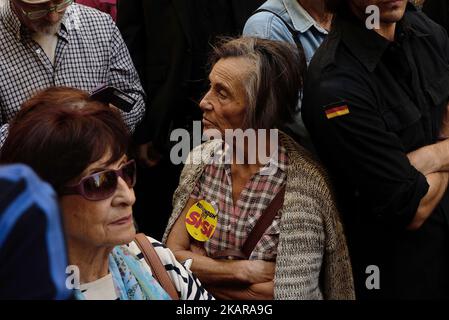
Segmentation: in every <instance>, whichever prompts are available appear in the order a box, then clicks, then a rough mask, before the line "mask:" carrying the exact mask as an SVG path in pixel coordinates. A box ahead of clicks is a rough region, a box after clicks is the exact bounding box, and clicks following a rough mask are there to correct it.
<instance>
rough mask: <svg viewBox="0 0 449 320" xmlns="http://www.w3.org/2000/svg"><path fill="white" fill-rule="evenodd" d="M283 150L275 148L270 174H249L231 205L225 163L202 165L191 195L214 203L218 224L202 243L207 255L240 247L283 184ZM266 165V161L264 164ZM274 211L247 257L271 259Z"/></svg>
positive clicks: (274, 244)
mask: <svg viewBox="0 0 449 320" xmlns="http://www.w3.org/2000/svg"><path fill="white" fill-rule="evenodd" d="M287 162H288V159H287V151H286V149H285V148H284V147H283V146H280V147H279V158H278V161H277V162H271V163H272V164H273V165H275V166H276V170H275V172H274V173H273V174H270V175H263V174H260V172H261V171H262V170H263V169H262V170H261V171H259V172H258V173H256V174H255V175H253V176H252V177H251V179H250V180H249V181H248V183H247V184H246V186H245V188H244V189H243V190H242V192H241V194H240V198H239V200H238V201H237V203H236V205H235V206H234V201H233V198H232V177H231V167H230V165H229V164H224V163H213V164H210V165H208V166H206V167H205V169H204V172H203V174H202V175H201V177H200V179H199V180H198V182H197V184H196V185H195V188H194V190H193V192H192V194H191V197H192V198H194V199H203V200H206V201H207V202H209V203H213V202H215V204H216V206H217V209H218V224H217V228H216V229H215V232H214V235H213V236H212V238H211V239H210V240H209V241H207V242H206V243H205V246H204V247H205V249H206V252H207V254H208V255H209V256H210V255H212V254H215V253H217V252H219V251H222V250H226V249H234V250H240V249H241V248H242V246H243V244H244V243H245V241H246V239H247V238H248V236H249V234H250V232H251V231H252V230H253V228H254V226H255V225H256V223H257V221H258V220H259V218H260V217H261V216H262V213H263V212H264V210H265V209H266V208H267V207H268V205H269V204H270V203H271V201H272V200H273V199H274V197H275V196H276V194H277V193H278V192H279V190H280V189H281V188H282V186H284V185H285V183H286V172H285V171H286V168H287ZM268 165H269V164H267V166H268ZM280 219H281V215H280V212H278V213H277V215H276V217H275V218H274V220H273V222H272V224H271V226H270V227H268V229H267V230H266V231H265V233H264V235H263V236H262V238H261V239H260V241H259V242H258V244H257V245H256V247H255V248H254V250H253V252H252V253H251V256H250V260H266V261H274V260H275V259H276V255H277V246H278V243H279V230H280V229H279V223H280Z"/></svg>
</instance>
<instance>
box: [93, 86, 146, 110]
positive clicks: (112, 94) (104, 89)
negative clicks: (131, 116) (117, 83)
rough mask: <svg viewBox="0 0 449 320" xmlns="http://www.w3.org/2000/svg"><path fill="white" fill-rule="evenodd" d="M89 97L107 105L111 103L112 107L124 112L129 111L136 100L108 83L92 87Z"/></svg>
mask: <svg viewBox="0 0 449 320" xmlns="http://www.w3.org/2000/svg"><path fill="white" fill-rule="evenodd" d="M90 97H91V99H93V100H97V101H100V102H102V103H105V104H108V105H109V104H112V105H113V106H114V107H116V108H118V109H120V110H122V111H124V112H130V111H131V110H132V109H133V107H134V105H135V104H136V102H137V100H136V99H134V98H133V97H131V96H130V95H129V94H127V93H125V92H123V91H122V90H120V89H117V88H115V87H113V86H109V85H102V86H100V87H98V88H96V89H94V90H93V91H92V92H91V94H90Z"/></svg>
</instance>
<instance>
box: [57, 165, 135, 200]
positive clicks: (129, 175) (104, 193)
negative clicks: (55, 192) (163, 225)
mask: <svg viewBox="0 0 449 320" xmlns="http://www.w3.org/2000/svg"><path fill="white" fill-rule="evenodd" d="M118 177H120V178H122V179H123V180H124V181H125V182H126V184H127V185H128V187H129V188H133V187H134V186H135V184H136V162H135V161H134V160H131V161H129V162H127V163H125V164H124V165H123V166H122V167H121V168H120V169H118V170H105V171H101V172H97V173H94V174H91V175H89V176H87V177H84V178H83V179H81V181H80V183H78V184H77V185H75V186H67V187H64V188H63V189H62V192H61V194H62V195H72V194H79V195H81V196H83V197H84V198H85V199H87V200H91V201H99V200H105V199H107V198H109V197H111V196H112V195H113V194H114V192H115V190H117V185H118Z"/></svg>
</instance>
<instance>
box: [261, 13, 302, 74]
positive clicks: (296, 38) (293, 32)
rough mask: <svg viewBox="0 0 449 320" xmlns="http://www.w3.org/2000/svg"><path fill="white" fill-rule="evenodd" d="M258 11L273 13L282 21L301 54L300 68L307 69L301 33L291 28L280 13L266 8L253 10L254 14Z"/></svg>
mask: <svg viewBox="0 0 449 320" xmlns="http://www.w3.org/2000/svg"><path fill="white" fill-rule="evenodd" d="M259 12H269V13H271V14H272V15H274V16H275V17H277V18H278V19H279V20H281V21H282V23H283V24H284V25H285V26H286V27H287V29H288V31H289V32H290V34H291V36H292V38H293V41H294V42H295V45H296V47H297V48H298V52H299V54H300V56H301V64H302V67H303V69H302V70H307V61H306V56H305V54H304V47H303V45H302V43H301V41H300V40H299V35H300V34H301V32H299V31H297V30H295V29H293V27H292V26H291V25H290V24H288V23H287V21H285V20H284V18H282V17H281V16H280V15H278V14H277V13H276V12H273V11H271V10H268V9H258V10H256V11H254V14H256V13H259Z"/></svg>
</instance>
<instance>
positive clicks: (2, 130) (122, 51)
mask: <svg viewBox="0 0 449 320" xmlns="http://www.w3.org/2000/svg"><path fill="white" fill-rule="evenodd" d="M0 42H1V45H2V48H1V50H0V126H1V127H0V146H1V145H2V144H3V142H4V140H5V139H6V133H7V125H6V124H7V123H8V122H9V121H10V120H11V119H12V118H13V117H14V116H15V115H16V113H17V111H18V110H19V108H20V106H21V104H22V103H23V102H24V101H25V100H26V99H28V98H29V97H30V96H32V95H33V94H34V93H35V92H37V91H39V90H41V89H45V88H48V87H50V86H68V87H74V88H78V89H81V90H85V91H91V90H93V89H95V88H96V87H98V86H99V85H102V84H109V85H112V86H115V87H117V88H118V89H121V90H123V91H124V92H127V93H128V94H130V95H131V96H133V97H134V98H136V99H137V100H138V102H137V104H136V105H135V107H134V108H133V110H132V111H131V112H129V113H123V118H124V120H125V122H126V124H127V125H128V127H129V129H130V130H131V132H132V131H134V128H135V126H136V125H137V123H138V122H139V121H140V120H141V119H142V117H143V114H144V112H145V104H144V97H145V93H144V91H143V88H142V86H141V84H140V80H139V76H138V75H137V72H136V70H135V68H134V65H133V62H132V60H131V57H130V55H129V52H128V49H127V47H126V45H125V43H124V41H123V39H122V36H121V34H120V32H119V30H118V29H117V27H116V25H115V23H114V22H113V21H112V19H111V17H110V16H109V15H107V14H104V13H102V12H99V11H97V10H95V9H92V8H88V7H85V6H81V5H77V4H73V5H71V6H70V7H69V8H68V9H67V10H66V12H65V14H64V17H63V19H62V23H61V28H60V30H59V32H58V42H57V46H56V52H55V63H54V65H53V64H52V63H51V61H50V59H49V58H48V57H47V55H46V54H45V52H44V51H43V50H42V48H41V47H40V46H39V44H37V43H36V42H35V41H33V40H32V38H31V35H30V33H29V32H28V31H27V29H26V28H24V27H23V26H22V25H21V23H20V21H19V19H18V18H17V16H16V14H15V13H14V12H13V11H12V9H11V6H10V2H9V1H2V2H1V3H0Z"/></svg>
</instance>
